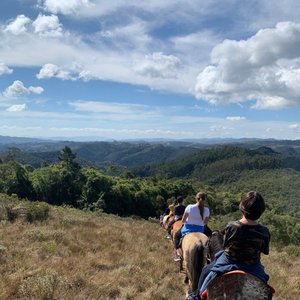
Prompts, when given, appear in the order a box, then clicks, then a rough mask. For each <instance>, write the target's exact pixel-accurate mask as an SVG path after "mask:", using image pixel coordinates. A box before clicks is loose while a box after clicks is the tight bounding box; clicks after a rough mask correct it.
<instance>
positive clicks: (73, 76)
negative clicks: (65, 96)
mask: <svg viewBox="0 0 300 300" xmlns="http://www.w3.org/2000/svg"><path fill="white" fill-rule="evenodd" d="M36 77H37V78H38V79H49V78H53V77H56V78H59V79H62V80H78V79H82V80H83V81H88V80H91V79H94V76H93V75H92V74H91V72H90V71H87V70H83V69H82V66H81V65H80V64H77V63H73V64H72V65H71V66H70V67H59V66H57V65H54V64H45V65H44V66H43V67H42V68H41V69H40V71H39V73H38V74H37V75H36Z"/></svg>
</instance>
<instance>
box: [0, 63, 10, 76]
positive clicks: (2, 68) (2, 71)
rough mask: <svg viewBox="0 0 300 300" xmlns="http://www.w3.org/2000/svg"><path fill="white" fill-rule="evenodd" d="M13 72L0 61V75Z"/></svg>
mask: <svg viewBox="0 0 300 300" xmlns="http://www.w3.org/2000/svg"><path fill="white" fill-rule="evenodd" d="M12 72H13V70H12V69H10V68H9V67H8V66H6V65H5V64H3V63H0V76H1V75H5V74H11V73H12Z"/></svg>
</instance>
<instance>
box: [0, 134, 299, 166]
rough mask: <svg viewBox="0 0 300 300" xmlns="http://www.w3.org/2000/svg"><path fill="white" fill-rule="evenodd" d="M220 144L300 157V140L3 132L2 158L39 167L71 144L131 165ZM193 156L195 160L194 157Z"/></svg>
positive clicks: (86, 154)
mask: <svg viewBox="0 0 300 300" xmlns="http://www.w3.org/2000/svg"><path fill="white" fill-rule="evenodd" d="M220 145H232V146H238V147H241V148H247V149H257V148H260V147H268V148H270V149H272V150H273V151H276V152H279V153H281V154H282V155H284V157H285V158H288V159H289V161H290V164H291V165H292V164H293V163H294V158H297V159H300V140H274V139H265V140H263V139H255V138H253V139H249V138H243V139H221V138H220V139H201V140H194V139H188V140H165V139H155V140H130V141H111V142H109V141H97V142H96V141H94V142H77V141H62V140H60V141H55V140H46V139H38V138H26V137H10V136H0V158H1V157H2V158H3V157H5V156H7V155H8V154H9V155H10V157H11V158H13V159H15V160H17V161H20V162H21V163H24V164H30V165H32V166H34V167H39V166H40V165H41V163H42V162H46V163H55V162H57V157H58V154H59V152H60V151H61V150H62V149H63V148H64V147H65V146H68V147H70V148H71V149H72V151H73V152H74V153H76V155H77V158H78V160H79V161H80V162H81V163H82V164H93V165H96V166H103V165H119V166H122V167H127V168H131V167H138V166H141V165H151V164H163V163H166V162H169V161H174V160H178V159H182V158H187V157H189V156H193V155H194V156H193V157H195V155H197V152H199V151H200V150H201V149H208V148H213V147H216V146H220ZM186 160H189V159H188V158H187V159H186ZM190 160H191V162H192V161H193V159H192V158H190ZM297 163H298V162H297Z"/></svg>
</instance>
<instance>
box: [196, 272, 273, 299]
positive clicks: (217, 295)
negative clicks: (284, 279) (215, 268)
mask: <svg viewBox="0 0 300 300" xmlns="http://www.w3.org/2000/svg"><path fill="white" fill-rule="evenodd" d="M274 293H275V289H274V288H273V287H272V286H270V285H268V284H266V283H264V282H263V281H262V280H260V279H259V278H258V277H256V276H254V275H251V274H249V273H246V272H244V271H241V270H236V271H231V272H228V273H225V274H223V275H221V276H218V277H216V278H214V279H213V280H212V281H211V282H210V283H209V284H208V287H207V289H206V290H205V291H204V292H203V293H202V294H201V299H203V300H223V299H230V300H253V299H255V300H270V299H272V295H273V294H274Z"/></svg>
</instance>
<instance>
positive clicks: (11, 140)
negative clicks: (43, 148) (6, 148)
mask: <svg viewBox="0 0 300 300" xmlns="http://www.w3.org/2000/svg"><path fill="white" fill-rule="evenodd" d="M49 141H50V140H47V139H39V138H29V137H15V136H4V135H0V144H26V143H44V142H49Z"/></svg>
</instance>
